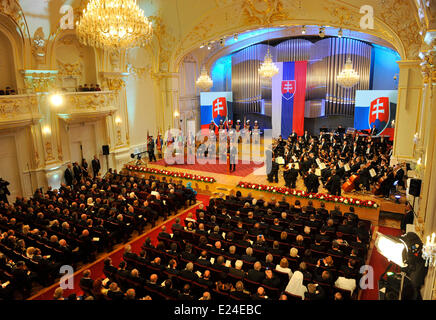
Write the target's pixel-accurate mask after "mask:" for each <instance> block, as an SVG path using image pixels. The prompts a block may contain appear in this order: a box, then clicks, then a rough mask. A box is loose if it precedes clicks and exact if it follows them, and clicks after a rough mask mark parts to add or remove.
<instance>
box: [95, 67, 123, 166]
mask: <svg viewBox="0 0 436 320" xmlns="http://www.w3.org/2000/svg"><path fill="white" fill-rule="evenodd" d="M128 75H129V73H127V72H100V79H101V80H102V81H101V82H102V83H103V89H104V90H110V91H112V92H114V94H115V97H116V99H115V101H116V102H115V107H116V108H117V111H116V112H115V113H114V114H111V115H109V116H108V117H107V118H106V125H107V132H108V138H109V139H108V140H109V144H110V149H111V150H110V152H111V156H110V164H109V166H110V167H112V168H114V169H117V170H120V169H121V168H122V166H123V164H124V163H125V162H128V161H129V157H130V149H129V146H130V135H129V118H128V112H127V97H126V82H125V81H126V77H127V76H128Z"/></svg>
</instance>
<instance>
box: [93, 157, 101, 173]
mask: <svg viewBox="0 0 436 320" xmlns="http://www.w3.org/2000/svg"><path fill="white" fill-rule="evenodd" d="M91 164H92V171H93V172H94V178H95V177H96V176H97V175H98V173H99V172H100V169H101V166H100V160H98V158H97V156H96V155H95V156H94V159H93V160H92V163H91Z"/></svg>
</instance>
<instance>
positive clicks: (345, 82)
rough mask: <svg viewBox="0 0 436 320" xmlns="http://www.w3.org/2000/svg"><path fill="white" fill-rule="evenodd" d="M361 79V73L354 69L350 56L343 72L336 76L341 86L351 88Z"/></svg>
mask: <svg viewBox="0 0 436 320" xmlns="http://www.w3.org/2000/svg"><path fill="white" fill-rule="evenodd" d="M359 79H360V76H359V74H358V73H357V72H356V71H354V69H353V63H352V62H351V58H348V59H347V62H346V63H345V66H344V69H342V71H341V73H339V74H338V76H337V77H336V81H337V82H338V84H339V85H340V86H341V87H344V88H351V87H354V86H355V85H356V84H357V83H358V82H359Z"/></svg>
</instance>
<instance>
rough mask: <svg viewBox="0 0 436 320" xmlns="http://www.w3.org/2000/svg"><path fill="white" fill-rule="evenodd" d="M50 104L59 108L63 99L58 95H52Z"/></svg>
mask: <svg viewBox="0 0 436 320" xmlns="http://www.w3.org/2000/svg"><path fill="white" fill-rule="evenodd" d="M50 103H51V104H52V106H54V107H59V106H61V105H62V104H63V103H64V98H63V97H62V95H60V94H59V93H54V94H52V95H51V96H50Z"/></svg>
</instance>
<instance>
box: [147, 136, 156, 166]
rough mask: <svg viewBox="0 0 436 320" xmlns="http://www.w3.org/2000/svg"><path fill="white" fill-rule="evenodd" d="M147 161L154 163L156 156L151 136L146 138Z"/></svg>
mask: <svg viewBox="0 0 436 320" xmlns="http://www.w3.org/2000/svg"><path fill="white" fill-rule="evenodd" d="M147 151H148V159H149V161H150V162H153V161H154V162H156V156H155V154H154V141H153V136H150V137H148V142H147Z"/></svg>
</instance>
